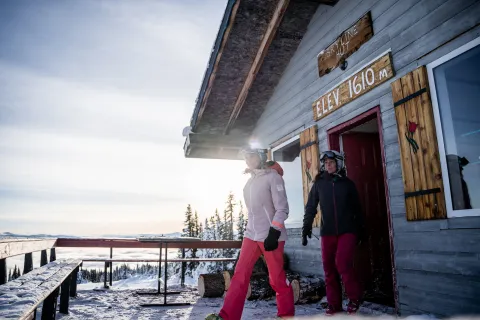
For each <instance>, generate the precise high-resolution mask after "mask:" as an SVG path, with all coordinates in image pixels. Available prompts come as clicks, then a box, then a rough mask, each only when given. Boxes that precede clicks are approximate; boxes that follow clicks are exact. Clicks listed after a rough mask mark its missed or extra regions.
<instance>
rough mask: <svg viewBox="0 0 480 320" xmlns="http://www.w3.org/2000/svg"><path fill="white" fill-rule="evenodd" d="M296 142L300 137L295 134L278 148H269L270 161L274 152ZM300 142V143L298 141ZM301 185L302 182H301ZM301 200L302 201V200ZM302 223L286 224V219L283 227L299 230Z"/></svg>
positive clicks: (273, 158)
mask: <svg viewBox="0 0 480 320" xmlns="http://www.w3.org/2000/svg"><path fill="white" fill-rule="evenodd" d="M297 140H300V135H299V134H297V135H295V136H293V137H291V138H290V139H288V140H287V141H285V142H282V143H281V144H279V145H278V146H276V147H274V148H271V149H270V151H271V154H272V160H274V161H275V156H274V153H275V151H277V150H279V149H282V148H283V147H285V146H287V145H289V144H290V143H292V142H294V141H297ZM299 142H300V141H299ZM302 183H303V182H302ZM302 198H303V194H302ZM302 200H303V199H302ZM302 225H303V224H302V222H292V223H289V222H288V219H287V220H285V227H286V228H287V229H295V228H301V227H302Z"/></svg>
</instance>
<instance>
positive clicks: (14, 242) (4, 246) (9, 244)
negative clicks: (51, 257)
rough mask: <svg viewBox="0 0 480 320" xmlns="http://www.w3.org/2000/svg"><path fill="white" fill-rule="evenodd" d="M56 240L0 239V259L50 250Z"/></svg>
mask: <svg viewBox="0 0 480 320" xmlns="http://www.w3.org/2000/svg"><path fill="white" fill-rule="evenodd" d="M55 241H56V239H2V240H0V259H4V258H8V257H13V256H18V255H21V254H25V253H31V252H36V251H41V250H45V249H50V248H51V247H53V246H54V245H55Z"/></svg>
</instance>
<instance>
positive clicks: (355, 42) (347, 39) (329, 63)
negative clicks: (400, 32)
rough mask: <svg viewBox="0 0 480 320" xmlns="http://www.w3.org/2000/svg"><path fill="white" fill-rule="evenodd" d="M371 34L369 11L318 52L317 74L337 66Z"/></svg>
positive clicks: (320, 74)
mask: <svg viewBox="0 0 480 320" xmlns="http://www.w3.org/2000/svg"><path fill="white" fill-rule="evenodd" d="M372 36H373V28H372V17H371V15H370V12H367V13H366V14H365V15H364V16H363V17H362V18H360V19H359V20H358V21H357V22H356V23H355V24H354V25H353V26H351V27H350V28H348V29H347V30H345V31H343V32H342V34H340V36H339V37H338V38H337V39H336V40H335V41H334V42H333V43H332V44H331V45H329V46H328V47H327V48H326V49H325V50H323V51H322V52H320V53H319V54H318V57H317V59H318V75H319V76H320V77H321V76H323V75H325V74H327V73H329V72H330V71H332V70H333V69H335V68H336V67H338V66H339V65H340V63H341V62H342V61H343V60H345V59H346V58H348V57H349V56H351V55H352V54H353V53H354V52H355V51H357V50H358V49H359V48H360V47H361V46H362V44H364V43H365V42H367V41H368V40H369V39H370V38H371V37H372Z"/></svg>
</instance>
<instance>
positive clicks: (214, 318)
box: [205, 313, 223, 320]
mask: <svg viewBox="0 0 480 320" xmlns="http://www.w3.org/2000/svg"><path fill="white" fill-rule="evenodd" d="M205 320H223V318H222V317H220V316H219V315H218V314H216V313H210V314H209V315H207V317H206V318H205Z"/></svg>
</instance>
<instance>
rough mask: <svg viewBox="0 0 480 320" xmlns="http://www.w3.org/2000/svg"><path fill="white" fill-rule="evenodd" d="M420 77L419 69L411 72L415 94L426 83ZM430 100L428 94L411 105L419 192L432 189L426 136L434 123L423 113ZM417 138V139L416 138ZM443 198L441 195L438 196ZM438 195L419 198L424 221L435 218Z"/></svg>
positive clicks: (430, 148)
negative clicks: (414, 117)
mask: <svg viewBox="0 0 480 320" xmlns="http://www.w3.org/2000/svg"><path fill="white" fill-rule="evenodd" d="M420 76H421V72H420V69H416V70H414V71H413V72H412V80H413V91H414V92H417V91H419V90H421V89H423V88H426V87H425V84H426V83H421V82H420V80H419V77H420ZM429 101H430V99H429V97H428V94H427V93H425V94H422V95H421V96H419V97H416V98H414V99H413V101H412V103H413V104H414V105H415V109H416V110H415V111H416V115H417V119H418V122H417V124H418V128H417V131H416V132H415V134H414V135H413V136H414V139H416V141H417V143H418V146H419V149H418V152H417V158H418V159H419V165H420V167H419V170H418V171H419V173H420V182H421V185H420V190H427V189H433V188H434V187H433V179H432V178H433V177H431V174H430V170H429V169H428V166H429V163H428V160H429V159H430V157H429V156H428V154H429V153H432V151H431V150H432V149H433V150H435V149H434V148H435V147H434V146H433V145H432V144H431V142H430V139H429V137H428V135H427V131H431V130H432V129H433V130H434V128H435V127H433V128H432V127H431V126H432V125H434V123H432V122H429V121H428V123H427V119H426V118H425V112H427V113H428V111H427V110H425V109H426V108H431V105H430V103H429ZM417 137H418V138H417ZM440 196H441V197H443V194H442V195H440ZM438 197H439V195H437V196H434V195H433V194H430V195H426V196H420V197H418V198H419V199H422V200H423V202H424V203H423V205H424V206H425V211H424V216H423V217H424V218H425V219H433V218H434V217H435V213H434V210H435V209H436V208H435V203H436V201H435V198H438Z"/></svg>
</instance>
